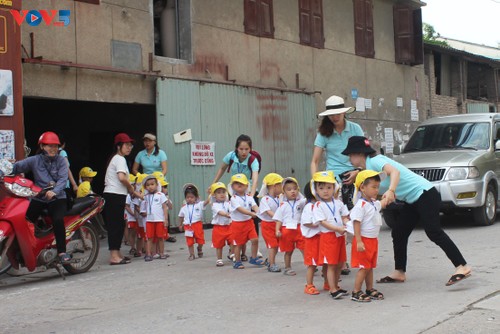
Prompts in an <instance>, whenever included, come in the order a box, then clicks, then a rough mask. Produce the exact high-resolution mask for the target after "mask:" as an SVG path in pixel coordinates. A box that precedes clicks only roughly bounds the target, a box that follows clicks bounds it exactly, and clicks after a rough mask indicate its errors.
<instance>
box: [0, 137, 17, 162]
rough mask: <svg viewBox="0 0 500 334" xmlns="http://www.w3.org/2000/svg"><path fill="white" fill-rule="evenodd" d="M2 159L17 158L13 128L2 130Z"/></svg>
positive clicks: (0, 138) (0, 146)
mask: <svg viewBox="0 0 500 334" xmlns="http://www.w3.org/2000/svg"><path fill="white" fill-rule="evenodd" d="M0 159H15V148H14V131H13V130H0Z"/></svg>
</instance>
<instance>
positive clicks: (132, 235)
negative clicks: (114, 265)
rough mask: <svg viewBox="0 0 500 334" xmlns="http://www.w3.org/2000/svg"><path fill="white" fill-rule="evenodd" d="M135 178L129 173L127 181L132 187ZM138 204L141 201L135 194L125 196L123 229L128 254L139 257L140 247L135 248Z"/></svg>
mask: <svg viewBox="0 0 500 334" xmlns="http://www.w3.org/2000/svg"><path fill="white" fill-rule="evenodd" d="M136 179H137V177H136V176H135V175H134V174H129V182H130V184H131V185H132V186H133V187H135V181H136ZM140 204H141V201H140V199H139V198H137V197H135V196H134V197H132V196H131V195H130V194H127V198H126V199H125V218H126V220H127V228H126V229H125V231H127V237H126V238H127V241H128V244H129V245H130V247H131V248H130V251H129V254H130V255H133V256H134V257H139V256H141V255H142V254H141V249H139V250H137V248H136V243H137V242H138V239H137V229H138V227H139V225H138V223H137V220H138V217H139V215H140V213H139V208H140ZM141 248H142V246H141Z"/></svg>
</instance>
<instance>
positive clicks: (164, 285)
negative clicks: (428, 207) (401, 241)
mask: <svg viewBox="0 0 500 334" xmlns="http://www.w3.org/2000/svg"><path fill="white" fill-rule="evenodd" d="M468 220H469V219H462V220H461V221H458V222H452V224H446V231H447V232H448V233H449V235H450V236H451V238H452V239H453V240H454V241H455V242H456V243H457V245H458V246H459V248H460V249H461V251H462V252H463V254H464V256H465V258H466V259H467V260H468V262H469V263H470V264H471V265H472V266H473V274H472V276H471V277H470V278H468V279H466V280H465V281H463V282H461V283H459V284H457V285H455V286H452V287H445V285H444V284H445V282H446V281H447V280H448V278H449V277H450V275H451V274H452V273H453V266H452V265H451V263H450V262H449V261H448V259H447V258H446V257H445V255H444V253H443V252H442V251H441V250H440V249H439V248H438V247H437V246H436V245H434V244H433V243H432V242H430V241H429V240H428V239H427V237H426V236H425V233H424V232H423V231H422V230H421V229H417V230H415V231H414V233H413V234H412V237H411V239H410V245H409V266H408V273H407V277H408V280H407V282H405V283H402V284H401V283H398V284H376V288H377V289H379V290H380V291H382V292H383V293H384V294H385V297H386V299H385V300H383V301H374V302H371V303H366V304H361V303H355V302H353V301H351V300H350V299H349V298H347V297H345V298H344V299H342V300H333V299H332V298H331V297H330V296H329V294H328V293H327V292H322V293H321V294H320V295H317V296H309V295H305V294H304V293H303V288H304V284H305V268H304V266H303V265H302V264H301V256H300V254H299V253H297V254H294V257H293V261H294V262H293V266H294V267H295V269H296V271H297V276H295V277H287V276H284V275H283V274H275V273H269V272H267V271H266V270H265V269H263V268H255V267H254V268H252V266H251V265H247V269H245V270H234V269H232V267H231V266H230V265H229V263H228V261H226V266H225V267H221V268H217V267H216V266H215V260H216V258H215V251H214V250H213V249H211V248H210V247H209V245H210V235H211V233H210V232H211V231H210V230H206V238H207V244H208V247H206V248H205V256H204V257H203V258H201V259H196V260H195V261H191V262H189V261H188V260H187V257H188V253H187V249H186V246H185V243H184V241H183V240H182V239H183V238H182V237H181V235H178V236H177V237H178V239H179V241H178V242H177V243H174V244H172V243H166V247H167V249H168V253H169V254H170V258H169V259H168V260H155V261H153V262H150V263H146V262H144V260H142V259H134V260H133V262H132V263H131V264H128V265H123V266H109V265H108V263H107V255H108V252H107V247H106V243H105V242H103V243H102V244H101V254H100V256H99V260H98V262H97V263H96V265H95V266H94V267H93V268H92V270H91V271H89V272H88V273H86V274H81V275H75V276H68V277H67V279H66V280H62V279H61V278H60V277H58V274H57V273H56V272H55V271H54V270H50V271H46V272H43V273H36V274H30V275H25V276H21V277H10V276H6V275H4V276H2V277H0V300H1V302H0V324H1V325H0V332H2V333H220V332H237V333H257V332H260V333H269V332H275V333H276V332H288V333H302V334H304V333H319V332H325V331H330V332H335V333H361V332H366V333H388V332H389V333H433V334H434V333H451V332H454V333H499V332H500V292H499V291H500V280H499V277H500V276H499V275H500V256H499V255H500V242H499V238H500V222H497V223H496V224H495V225H494V226H491V227H473V226H470V225H469V223H468ZM125 249H126V250H128V247H127V246H125ZM261 250H263V251H265V250H264V249H263V247H262V249H261ZM225 253H226V252H225ZM279 260H280V261H279V262H280V264H281V265H282V264H283V258H282V255H279ZM392 268H393V263H392V243H391V238H390V230H389V229H388V228H387V227H385V226H384V227H383V228H382V231H381V234H380V257H379V267H378V268H377V269H376V271H375V277H382V276H385V275H386V274H389V273H390V272H391V270H392ZM315 280H316V282H317V286H322V284H321V280H322V279H321V277H320V276H319V275H318V276H316V278H315ZM353 280H354V270H353V272H352V273H351V274H350V275H349V276H343V281H342V282H341V284H342V287H344V288H346V289H347V290H351V289H352V286H353Z"/></svg>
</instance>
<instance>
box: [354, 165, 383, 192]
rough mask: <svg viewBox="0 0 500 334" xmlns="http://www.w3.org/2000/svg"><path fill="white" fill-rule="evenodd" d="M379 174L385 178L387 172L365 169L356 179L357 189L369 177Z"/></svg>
mask: <svg viewBox="0 0 500 334" xmlns="http://www.w3.org/2000/svg"><path fill="white" fill-rule="evenodd" d="M377 175H379V177H380V180H383V179H385V173H384V172H376V171H374V170H369V169H365V170H362V171H361V172H359V173H358V175H356V180H355V181H354V185H355V186H356V189H359V187H360V186H361V184H362V183H363V182H365V181H366V179H369V178H370V177H374V176H377Z"/></svg>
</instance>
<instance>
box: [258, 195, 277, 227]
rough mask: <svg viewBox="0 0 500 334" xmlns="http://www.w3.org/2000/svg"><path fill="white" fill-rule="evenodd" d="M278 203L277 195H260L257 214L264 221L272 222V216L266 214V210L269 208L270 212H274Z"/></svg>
mask: <svg viewBox="0 0 500 334" xmlns="http://www.w3.org/2000/svg"><path fill="white" fill-rule="evenodd" d="M279 204H280V199H279V197H271V196H269V195H266V196H264V197H262V199H261V200H260V203H259V213H258V214H257V216H258V217H259V218H260V219H261V220H262V221H265V222H272V221H273V217H271V216H270V215H268V214H267V211H269V210H271V211H272V212H276V210H277V209H278V206H279Z"/></svg>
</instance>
